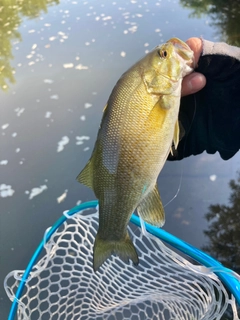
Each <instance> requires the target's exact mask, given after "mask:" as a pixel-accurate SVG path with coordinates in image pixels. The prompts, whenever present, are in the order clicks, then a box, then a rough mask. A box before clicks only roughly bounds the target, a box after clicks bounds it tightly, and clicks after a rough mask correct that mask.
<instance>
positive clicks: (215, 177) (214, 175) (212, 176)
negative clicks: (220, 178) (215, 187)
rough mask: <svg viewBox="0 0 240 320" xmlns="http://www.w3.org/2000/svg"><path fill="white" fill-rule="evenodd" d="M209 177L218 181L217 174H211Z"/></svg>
mask: <svg viewBox="0 0 240 320" xmlns="http://www.w3.org/2000/svg"><path fill="white" fill-rule="evenodd" d="M209 179H210V180H211V181H216V179H217V176H216V174H212V175H210V176H209Z"/></svg>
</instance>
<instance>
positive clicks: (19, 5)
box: [0, 0, 59, 90]
mask: <svg viewBox="0 0 240 320" xmlns="http://www.w3.org/2000/svg"><path fill="white" fill-rule="evenodd" d="M57 3H59V0H34V1H32V0H12V1H9V0H3V1H1V3H0V88H2V89H3V90H7V89H8V82H10V83H14V82H15V78H14V73H15V70H14V68H13V67H12V66H11V60H12V59H13V58H14V56H13V54H12V45H13V43H15V44H16V43H18V42H19V41H22V37H21V33H20V32H19V31H18V28H19V26H20V24H21V23H22V22H23V20H24V19H26V18H28V19H34V18H37V17H39V16H40V14H41V13H42V12H44V13H47V7H48V6H49V5H52V4H57Z"/></svg>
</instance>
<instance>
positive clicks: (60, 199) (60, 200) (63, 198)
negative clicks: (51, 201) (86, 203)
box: [57, 190, 68, 203]
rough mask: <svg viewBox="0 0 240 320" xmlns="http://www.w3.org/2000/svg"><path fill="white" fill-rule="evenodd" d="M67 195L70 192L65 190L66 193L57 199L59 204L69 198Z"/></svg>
mask: <svg viewBox="0 0 240 320" xmlns="http://www.w3.org/2000/svg"><path fill="white" fill-rule="evenodd" d="M67 193H68V190H65V191H64V192H63V194H61V195H60V196H59V197H58V198H57V203H61V202H63V201H64V200H65V199H66V197H67Z"/></svg>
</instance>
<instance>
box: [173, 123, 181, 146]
mask: <svg viewBox="0 0 240 320" xmlns="http://www.w3.org/2000/svg"><path fill="white" fill-rule="evenodd" d="M179 133H180V131H179V124H178V120H177V121H176V123H175V128H174V135H173V143H174V148H175V149H177V146H178V143H179Z"/></svg>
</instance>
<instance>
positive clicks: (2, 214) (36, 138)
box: [0, 0, 239, 319]
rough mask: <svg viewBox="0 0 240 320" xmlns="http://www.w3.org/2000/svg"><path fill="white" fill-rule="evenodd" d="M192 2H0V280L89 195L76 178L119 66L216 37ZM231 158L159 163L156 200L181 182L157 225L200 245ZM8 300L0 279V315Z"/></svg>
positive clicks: (234, 163)
mask: <svg viewBox="0 0 240 320" xmlns="http://www.w3.org/2000/svg"><path fill="white" fill-rule="evenodd" d="M9 3H10V4H11V5H10V7H9ZM191 12H192V10H191V9H190V8H183V7H181V6H180V2H179V1H175V0H169V1H168V0H166V1H165V0H162V1H160V0H159V1H158V0H154V1H147V0H131V1H122V0H113V1H108V0H106V1H79V0H62V1H44V0H41V1H40V0H39V1H30V0H29V1H28V0H23V1H17V0H15V1H14V0H12V1H7V0H5V1H4V2H3V1H2V2H1V5H0V26H1V27H0V34H1V36H0V37H1V38H0V40H1V44H2V43H4V46H2V45H0V50H1V53H0V57H1V58H0V63H1V73H0V76H1V80H0V81H1V84H0V86H1V87H3V89H4V88H5V89H6V87H4V86H5V85H7V86H8V87H9V89H8V91H7V92H3V91H0V101H1V103H0V114H1V116H0V207H1V210H0V238H1V241H0V257H1V259H0V283H1V284H2V283H3V278H4V276H5V275H6V274H7V273H8V272H9V271H11V270H13V269H25V267H26V264H27V262H28V261H29V259H30V257H31V255H32V253H33V251H34V250H35V248H36V246H37V245H38V243H39V241H40V239H41V238H42V236H43V232H44V230H46V228H48V227H49V226H50V225H52V224H53V223H54V221H56V220H57V219H58V218H59V216H60V215H61V213H62V212H63V211H64V210H67V209H69V208H71V207H73V206H75V205H76V204H78V203H79V202H80V201H82V202H83V201H88V200H92V199H93V198H94V195H93V193H92V192H91V190H89V189H88V188H86V187H84V186H83V185H80V184H79V183H77V182H76V180H75V178H76V176H77V174H78V173H79V172H80V171H81V169H82V168H83V167H84V165H85V163H86V161H87V160H88V158H89V156H90V154H91V151H92V148H93V145H94V141H95V138H96V134H97V131H98V127H99V123H100V119H101V117H102V110H103V108H104V106H105V104H106V101H107V99H108V97H109V95H110V92H111V90H112V88H113V86H114V84H115V83H116V81H117V79H118V78H119V77H120V75H121V74H122V73H123V72H124V71H125V70H126V69H127V68H128V67H129V66H130V65H132V64H133V63H134V62H136V61H137V60H138V59H139V58H141V57H142V56H143V55H144V54H145V52H147V51H148V50H150V49H151V48H153V47H155V46H156V45H157V44H161V43H162V42H165V41H166V40H168V39H169V38H171V37H175V36H176V37H179V38H181V39H183V40H185V39H187V38H189V37H191V36H200V35H202V36H203V37H204V38H205V39H208V40H219V38H216V37H214V31H215V29H214V28H213V27H211V26H210V25H209V24H208V23H207V21H208V20H209V17H206V16H203V17H202V18H201V19H196V18H195V17H189V15H190V13H191ZM3 28H5V29H3ZM8 31H9V32H8ZM2 48H5V51H3V50H2ZM3 66H4V69H3ZM13 70H15V74H14V75H13V74H12V71H13ZM13 76H14V78H15V83H14V84H9V82H11V81H13ZM238 158H239V156H238V155H236V156H235V157H234V158H232V159H231V160H229V161H227V162H224V161H223V160H221V158H220V157H219V156H218V154H215V155H207V154H202V155H199V156H197V157H190V158H188V159H184V160H183V161H180V162H172V163H167V164H166V166H165V167H164V169H163V171H162V173H161V175H160V177H159V180H158V187H159V190H160V191H161V197H162V199H163V202H164V203H167V202H169V200H171V199H172V198H173V197H174V195H175V194H176V192H177V190H178V188H179V189H180V192H179V194H178V197H176V199H174V201H171V202H170V204H169V205H168V206H166V208H165V209H166V225H165V226H164V228H165V229H166V230H167V231H169V232H171V233H173V234H175V235H176V236H178V237H180V238H182V239H184V240H186V241H188V242H190V243H192V244H193V245H196V246H198V247H200V246H202V245H203V244H204V243H205V240H206V239H205V238H204V234H203V229H207V222H206V220H205V219H204V212H206V210H207V208H208V207H209V205H210V204H211V203H220V202H221V203H224V202H225V201H227V199H228V193H229V190H228V188H227V182H228V181H229V179H231V178H233V177H234V174H235V171H236V170H237V168H238V164H239V161H238ZM9 307H10V302H9V301H8V299H7V298H6V295H5V293H4V291H3V287H2V285H0V319H7V314H8V310H9ZM1 313H3V314H1Z"/></svg>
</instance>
